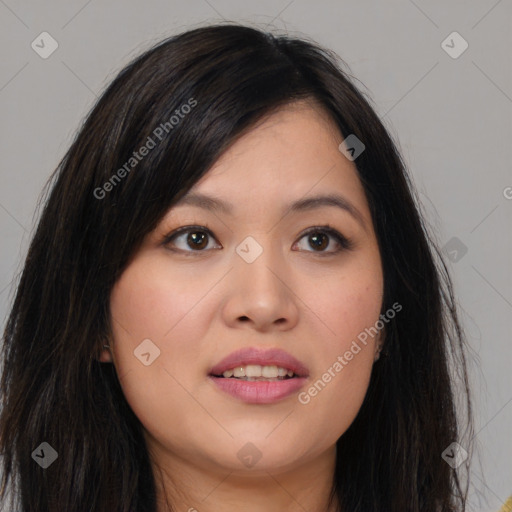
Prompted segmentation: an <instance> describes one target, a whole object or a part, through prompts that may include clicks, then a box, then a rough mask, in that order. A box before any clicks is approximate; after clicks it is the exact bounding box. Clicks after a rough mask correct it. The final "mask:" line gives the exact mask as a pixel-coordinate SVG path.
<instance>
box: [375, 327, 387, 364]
mask: <svg viewBox="0 0 512 512" xmlns="http://www.w3.org/2000/svg"><path fill="white" fill-rule="evenodd" d="M385 339H386V326H384V327H383V328H382V330H381V331H380V332H379V336H378V337H377V339H376V340H375V356H374V359H373V362H374V363H375V362H377V361H378V360H379V358H380V353H381V352H382V348H383V347H384V340H385Z"/></svg>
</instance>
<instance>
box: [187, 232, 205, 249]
mask: <svg viewBox="0 0 512 512" xmlns="http://www.w3.org/2000/svg"><path fill="white" fill-rule="evenodd" d="M187 244H188V246H189V247H190V248H192V249H204V248H205V247H206V246H207V245H208V235H207V234H206V233H204V232H201V231H192V232H190V233H189V234H188V236H187Z"/></svg>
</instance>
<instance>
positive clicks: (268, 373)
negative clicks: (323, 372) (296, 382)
mask: <svg viewBox="0 0 512 512" xmlns="http://www.w3.org/2000/svg"><path fill="white" fill-rule="evenodd" d="M210 375H211V376H212V377H217V378H219V379H236V380H245V381H249V382H260V381H264V382H276V381H281V380H288V379H294V378H297V377H298V375H296V374H295V373H294V371H293V370H291V369H289V368H284V367H282V366H276V365H265V366H261V365H258V364H248V365H241V366H235V367H233V368H230V369H228V370H225V371H224V372H222V373H221V374H214V373H211V374H210Z"/></svg>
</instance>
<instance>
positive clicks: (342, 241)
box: [161, 225, 354, 257]
mask: <svg viewBox="0 0 512 512" xmlns="http://www.w3.org/2000/svg"><path fill="white" fill-rule="evenodd" d="M194 232H201V233H206V234H207V235H208V237H211V238H213V239H214V240H215V241H216V239H215V237H214V236H213V234H212V232H211V230H210V229H209V227H208V226H182V227H180V228H178V229H175V230H174V231H173V232H171V233H169V234H168V235H166V236H165V237H164V239H163V241H162V243H161V245H163V246H165V247H167V248H168V249H169V250H171V251H174V252H180V253H182V254H184V255H186V256H196V255H199V254H201V253H204V252H207V251H208V250H212V249H201V250H197V251H195V250H192V249H191V250H184V249H176V248H171V247H169V244H170V243H171V242H173V241H174V240H175V239H176V238H177V237H178V236H180V235H183V234H188V233H194ZM318 233H323V234H326V235H328V236H329V237H331V238H332V239H334V241H335V242H337V243H338V245H339V247H340V248H338V249H336V250H334V251H314V250H312V251H300V252H312V253H314V254H316V255H318V256H320V257H325V256H332V255H334V254H338V253H340V252H342V251H350V250H352V249H353V248H354V244H353V242H352V241H351V240H349V239H348V238H346V237H344V236H343V235H342V234H341V233H340V232H339V231H337V230H336V229H334V228H332V227H331V226H329V225H325V226H313V227H311V228H309V229H307V230H306V231H305V232H303V233H302V234H301V235H300V237H299V239H298V240H302V239H303V238H304V237H306V236H308V235H311V234H318ZM294 245H295V244H294Z"/></svg>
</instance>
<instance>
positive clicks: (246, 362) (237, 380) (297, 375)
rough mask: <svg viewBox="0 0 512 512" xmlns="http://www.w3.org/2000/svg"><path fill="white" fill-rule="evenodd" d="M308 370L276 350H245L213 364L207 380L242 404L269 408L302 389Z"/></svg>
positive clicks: (296, 360)
mask: <svg viewBox="0 0 512 512" xmlns="http://www.w3.org/2000/svg"><path fill="white" fill-rule="evenodd" d="M308 376H309V371H308V369H307V368H306V367H305V366H304V365H303V364H302V363H301V362H300V361H299V360H298V359H296V358H295V357H293V356H292V355H290V354H288V353H287V352H284V351H283V350H280V349H267V350H262V349H257V348H245V349H242V350H239V351H236V352H234V353H232V354H231V355H229V356H228V357H226V358H224V359H223V360H222V361H221V362H220V363H218V364H216V365H215V366H214V367H213V368H212V369H211V370H210V372H209V375H208V377H209V378H210V380H211V381H212V382H213V383H214V384H215V385H216V388H217V389H219V390H221V391H222V392H224V393H227V394H228V395H230V396H232V397H234V398H236V399H238V400H242V401H244V402H246V403H253V404H269V403H273V402H276V401H279V400H282V399H284V398H286V397H288V396H290V395H291V394H293V393H295V392H297V391H298V390H299V389H300V388H302V387H303V386H304V384H305V383H306V381H307V378H308Z"/></svg>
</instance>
